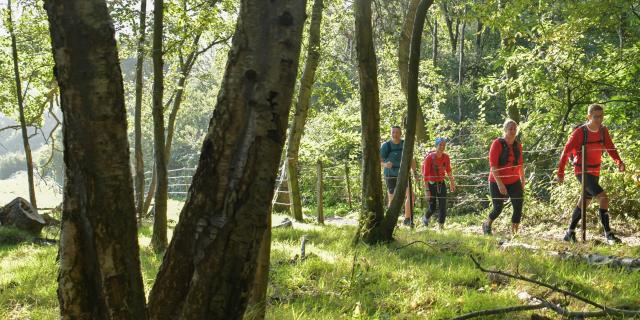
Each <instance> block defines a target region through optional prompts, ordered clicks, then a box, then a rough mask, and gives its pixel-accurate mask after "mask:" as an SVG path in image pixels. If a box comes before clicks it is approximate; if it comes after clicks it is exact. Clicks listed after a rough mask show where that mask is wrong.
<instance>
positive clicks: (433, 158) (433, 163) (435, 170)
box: [427, 151, 444, 193]
mask: <svg viewBox="0 0 640 320" xmlns="http://www.w3.org/2000/svg"><path fill="white" fill-rule="evenodd" d="M429 156H430V157H431V166H432V167H433V173H434V175H435V176H439V174H438V173H439V172H440V169H438V165H437V164H436V152H433V151H432V152H431V153H430V154H429V155H428V156H427V157H429ZM443 156H444V154H443ZM443 169H444V168H443ZM432 183H434V184H436V189H437V191H438V193H441V192H442V190H441V189H440V188H441V187H443V184H444V181H438V182H435V181H429V184H432Z"/></svg>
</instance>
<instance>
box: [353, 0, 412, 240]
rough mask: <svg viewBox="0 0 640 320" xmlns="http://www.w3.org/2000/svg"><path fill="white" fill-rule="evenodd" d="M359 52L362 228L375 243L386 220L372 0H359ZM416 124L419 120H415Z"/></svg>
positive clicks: (363, 232) (357, 18) (357, 16)
mask: <svg viewBox="0 0 640 320" xmlns="http://www.w3.org/2000/svg"><path fill="white" fill-rule="evenodd" d="M354 10H355V24H356V28H355V30H356V53H357V56H358V76H359V83H360V119H361V122H362V215H363V217H362V218H361V226H360V230H362V238H363V240H364V241H365V242H375V240H376V233H375V232H374V231H376V230H377V228H378V226H379V225H380V223H382V220H383V219H384V212H383V204H382V184H381V175H380V151H379V147H380V100H379V97H378V70H377V65H376V54H375V50H374V47H373V34H372V27H371V0H356V1H355V5H354ZM414 124H415V123H414Z"/></svg>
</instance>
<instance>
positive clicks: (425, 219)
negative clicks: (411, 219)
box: [422, 214, 429, 227]
mask: <svg viewBox="0 0 640 320" xmlns="http://www.w3.org/2000/svg"><path fill="white" fill-rule="evenodd" d="M422 225H424V226H425V227H426V226H428V225H429V216H428V215H426V214H425V215H424V216H422Z"/></svg>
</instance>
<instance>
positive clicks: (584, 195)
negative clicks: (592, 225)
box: [580, 143, 587, 242]
mask: <svg viewBox="0 0 640 320" xmlns="http://www.w3.org/2000/svg"><path fill="white" fill-rule="evenodd" d="M586 151H587V146H586V144H585V143H583V144H582V168H581V170H582V181H581V182H582V198H581V199H580V202H581V206H582V212H581V213H582V242H587V192H586V190H585V185H586V184H585V180H586V179H587V172H586V171H587V170H586V168H587V164H586V161H585V160H586V159H587V156H586Z"/></svg>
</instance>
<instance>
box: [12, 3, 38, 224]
mask: <svg viewBox="0 0 640 320" xmlns="http://www.w3.org/2000/svg"><path fill="white" fill-rule="evenodd" d="M7 12H8V21H7V26H8V29H9V35H10V37H11V57H12V60H13V77H14V82H15V84H16V98H17V99H18V114H19V117H20V131H21V133H22V146H23V147H24V155H25V158H26V162H27V179H28V182H29V201H30V202H31V206H32V207H33V208H34V209H35V210H36V211H37V210H38V205H37V203H36V188H35V183H34V182H33V157H32V156H31V145H30V144H29V135H28V134H27V120H26V118H25V116H24V107H25V106H24V99H23V95H22V78H21V77H20V68H19V67H18V64H19V63H20V60H19V57H18V46H17V44H16V33H15V30H14V26H13V17H12V9H11V0H8V1H7Z"/></svg>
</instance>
